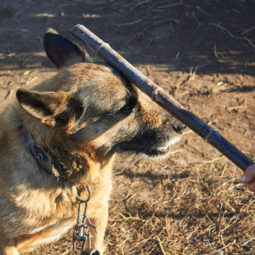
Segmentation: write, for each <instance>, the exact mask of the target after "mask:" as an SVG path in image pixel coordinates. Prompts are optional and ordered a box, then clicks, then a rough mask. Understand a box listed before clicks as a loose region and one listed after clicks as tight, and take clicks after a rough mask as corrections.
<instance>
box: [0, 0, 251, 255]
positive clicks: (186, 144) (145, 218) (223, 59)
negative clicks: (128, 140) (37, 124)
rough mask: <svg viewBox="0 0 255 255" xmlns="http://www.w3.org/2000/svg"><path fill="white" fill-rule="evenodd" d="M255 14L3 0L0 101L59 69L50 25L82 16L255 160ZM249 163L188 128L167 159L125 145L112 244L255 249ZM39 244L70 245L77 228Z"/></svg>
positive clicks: (204, 7)
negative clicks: (240, 164)
mask: <svg viewBox="0 0 255 255" xmlns="http://www.w3.org/2000/svg"><path fill="white" fill-rule="evenodd" d="M254 15H255V2H254V1H252V0H250V1H249V0H214V1H208V0H157V1H155V0H131V1H130V0H119V1H117V0H115V1H114V0H62V1H58V0H43V1H41V0H40V1H39V0H10V1H1V2H0V33H1V36H0V100H1V102H2V101H3V100H5V99H6V98H8V96H9V95H10V94H11V93H14V91H15V89H16V88H17V87H29V86H32V85H35V84H37V83H39V82H40V81H42V80H43V79H46V78H47V77H50V76H52V75H53V74H54V73H55V72H56V70H55V69H54V67H53V66H52V65H51V63H50V62H49V60H48V59H47V58H46V56H45V54H44V52H43V46H42V38H43V33H44V31H45V29H46V28H47V27H53V28H55V29H56V30H58V31H59V32H60V33H62V34H64V35H66V36H69V37H70V38H71V36H70V35H69V29H70V28H71V27H72V26H73V25H76V24H78V23H81V24H83V25H86V26H87V27H88V28H89V29H91V30H92V31H93V32H95V33H96V34H97V35H98V36H100V37H101V38H102V39H103V40H105V41H106V42H108V43H109V44H110V45H111V46H112V47H113V48H114V49H115V50H117V51H118V52H120V53H121V54H122V55H123V56H124V57H125V58H127V59H128V60H129V61H130V62H131V63H133V64H134V65H135V66H136V67H137V68H139V70H141V71H142V72H143V73H144V74H145V75H147V76H148V77H150V78H151V79H152V80H154V81H155V82H157V83H158V84H159V85H160V86H162V87H163V88H164V89H166V91H168V92H169V93H170V94H171V95H173V96H174V97H175V98H176V99H178V101H179V102H181V103H183V104H184V105H186V106H187V107H188V108H189V109H190V110H191V111H192V112H193V113H195V114H196V115H197V116H198V117H199V118H201V119H203V120H204V121H205V122H207V123H209V124H210V125H211V126H212V127H214V128H216V129H217V130H218V131H219V132H220V133H221V134H222V135H224V136H225V137H226V138H227V139H228V140H229V141H231V142H232V143H233V144H234V145H236V146H237V147H238V148H239V149H240V150H241V151H243V152H244V153H246V154H247V155H248V156H250V157H251V158H253V159H255V149H254V148H255V139H254V137H255V116H254V115H255V114H254V112H255V105H254V97H255V77H254V74H255V19H254ZM241 174H242V172H241V170H240V169H238V168H237V167H236V166H235V165H234V164H233V163H231V162H230V161H229V160H228V159H226V158H225V157H224V156H222V154H221V153H220V152H218V151H216V150H215V149H214V148H213V147H212V146H210V145H208V144H207V143H206V142H205V141H203V140H202V139H201V138H200V137H198V136H197V135H196V134H194V133H193V132H192V131H190V130H188V129H187V130H186V132H185V133H184V135H183V138H182V141H181V143H179V144H178V145H176V146H175V147H174V148H173V152H172V155H171V157H170V158H168V159H165V160H162V161H151V160H148V159H144V158H140V157H137V156H136V157H135V156H130V155H120V156H119V157H118V160H117V162H116V164H115V169H114V175H115V176H114V189H113V194H112V199H111V204H110V220H109V224H108V228H107V233H106V238H105V239H106V243H107V250H106V253H105V254H106V255H108V254H109V255H110V254H118V255H119V254H125V255H131V254H132V255H134V254H137V255H138V254H141V255H142V254H144V255H145V254H146V255H147V254H152V255H157V254H162V255H166V254H167V255H170V254H171V255H174V254H176V255H177V254H178V255H179V254H185V255H193V254H214V255H225V254H240V255H244V254H255V213H254V212H255V196H254V194H252V193H251V192H249V191H248V190H247V188H246V187H245V186H244V185H243V184H242V183H241V182H240V177H241ZM30 254H35V255H37V254H56V255H57V254H72V253H71V232H70V233H68V234H67V235H66V236H65V237H63V239H61V240H59V241H58V242H55V243H52V244H50V245H47V246H44V247H42V248H40V249H38V250H36V251H35V252H33V253H30Z"/></svg>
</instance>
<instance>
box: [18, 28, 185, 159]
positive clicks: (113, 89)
mask: <svg viewBox="0 0 255 255" xmlns="http://www.w3.org/2000/svg"><path fill="white" fill-rule="evenodd" d="M44 47H45V50H46V53H47V55H48V57H49V58H50V59H51V61H52V62H53V63H54V64H55V65H56V66H57V67H58V68H59V69H60V71H59V73H58V74H57V75H56V76H54V77H53V78H51V79H50V80H47V81H46V82H43V83H42V84H40V85H39V86H37V87H36V88H35V90H25V89H19V90H18V91H17V99H18V101H19V103H20V105H21V106H22V107H23V108H24V109H25V111H26V112H27V113H29V115H32V116H33V117H34V118H36V119H39V120H40V121H41V122H42V123H43V125H45V126H48V127H49V128H51V129H54V130H55V132H61V134H62V135H63V134H64V135H65V136H66V137H67V138H68V139H72V140H73V141H76V142H77V143H79V144H83V145H88V146H90V147H92V148H93V149H94V150H95V151H97V150H98V151H100V152H103V153H104V154H105V155H106V154H107V155H111V154H112V153H114V152H133V153H138V154H143V155H147V156H151V157H156V156H162V155H167V154H168V153H169V151H170V145H171V144H174V143H175V142H176V141H178V135H179V133H181V132H182V130H183V128H184V127H185V126H184V125H183V124H182V123H180V122H179V121H177V120H176V119H175V118H174V117H173V116H171V115H170V114H169V113H167V112H166V111H165V110H164V109H162V108H161V107H160V106H159V105H158V104H156V103H155V102H153V101H152V100H151V99H150V98H149V97H148V96H147V95H145V94H144V93H143V92H141V91H140V90H139V89H137V88H136V87H134V86H133V85H132V84H130V82H128V81H127V80H125V79H124V78H123V77H122V76H121V75H120V74H119V73H118V72H117V71H116V70H114V69H113V68H111V67H109V66H107V65H101V64H95V63H92V62H89V61H87V59H88V56H87V54H86V53H85V52H83V50H81V49H80V48H79V47H78V46H77V45H75V44H74V43H72V42H71V41H69V40H68V39H66V38H64V37H62V36H61V35H58V34H57V33H56V32H54V31H52V30H50V31H48V32H46V34H45V37H44Z"/></svg>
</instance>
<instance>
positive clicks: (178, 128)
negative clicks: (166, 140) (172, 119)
mask: <svg viewBox="0 0 255 255" xmlns="http://www.w3.org/2000/svg"><path fill="white" fill-rule="evenodd" d="M185 128H186V125H185V124H183V123H182V122H178V123H176V124H174V126H173V129H174V131H175V132H177V133H182V131H183V130H184V129H185Z"/></svg>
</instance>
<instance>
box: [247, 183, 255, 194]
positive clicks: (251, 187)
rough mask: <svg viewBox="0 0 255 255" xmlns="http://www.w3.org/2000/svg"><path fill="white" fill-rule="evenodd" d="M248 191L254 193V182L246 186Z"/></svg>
mask: <svg viewBox="0 0 255 255" xmlns="http://www.w3.org/2000/svg"><path fill="white" fill-rule="evenodd" d="M248 189H249V190H250V191H253V192H255V181H254V182H252V183H251V184H248Z"/></svg>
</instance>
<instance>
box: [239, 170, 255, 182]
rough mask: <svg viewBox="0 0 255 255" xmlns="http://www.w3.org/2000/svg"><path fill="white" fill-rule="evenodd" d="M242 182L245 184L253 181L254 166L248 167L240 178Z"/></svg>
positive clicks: (254, 177)
mask: <svg viewBox="0 0 255 255" xmlns="http://www.w3.org/2000/svg"><path fill="white" fill-rule="evenodd" d="M242 181H243V182H244V183H246V184H249V183H251V182H252V181H255V165H251V166H249V167H248V168H247V169H246V171H245V172H244V175H243V177H242Z"/></svg>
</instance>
